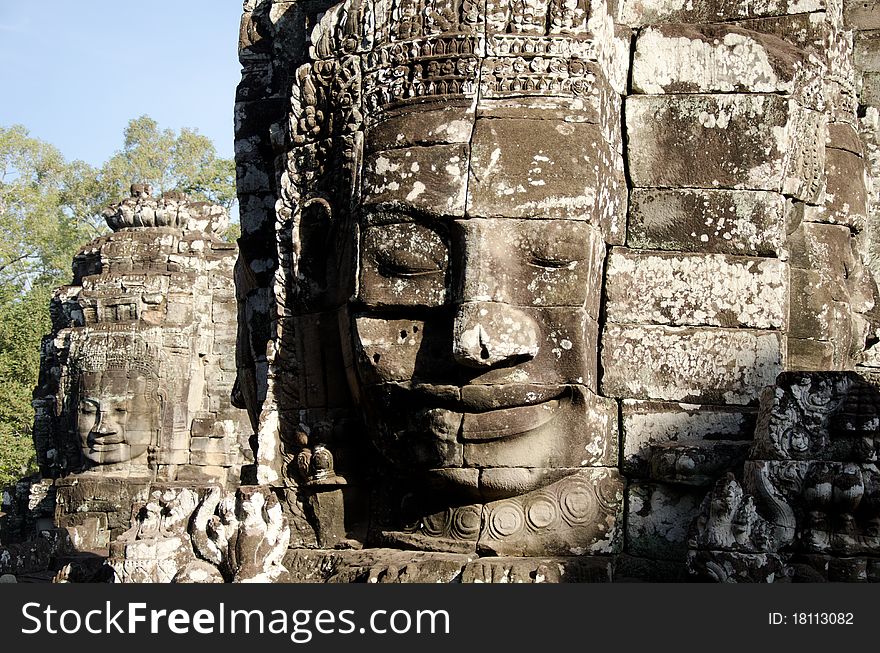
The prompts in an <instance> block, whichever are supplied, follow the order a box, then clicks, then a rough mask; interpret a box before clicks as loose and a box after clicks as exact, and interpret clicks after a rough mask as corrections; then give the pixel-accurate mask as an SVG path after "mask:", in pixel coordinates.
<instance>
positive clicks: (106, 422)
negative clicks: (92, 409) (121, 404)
mask: <svg viewBox="0 0 880 653" xmlns="http://www.w3.org/2000/svg"><path fill="white" fill-rule="evenodd" d="M93 430H94V431H95V433H98V434H100V435H112V434H114V433H116V431H118V430H119V429H118V426H117V424H116V420H115V419H113V418H112V417H111V416H110V415H109V414H108V413H107V412H106V411H99V412H98V423H97V424H95V428H94V429H93Z"/></svg>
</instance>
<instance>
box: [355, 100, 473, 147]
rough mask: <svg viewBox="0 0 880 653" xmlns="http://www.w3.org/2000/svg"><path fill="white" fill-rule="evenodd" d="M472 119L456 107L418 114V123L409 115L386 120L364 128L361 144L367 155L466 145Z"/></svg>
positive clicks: (470, 113) (466, 109) (468, 110)
mask: <svg viewBox="0 0 880 653" xmlns="http://www.w3.org/2000/svg"><path fill="white" fill-rule="evenodd" d="M474 119H475V118H474V112H473V110H472V109H471V108H470V107H458V106H449V107H444V108H442V109H437V110H431V111H420V112H419V116H418V120H414V119H413V118H412V116H411V115H404V116H397V117H389V118H386V119H384V120H382V121H381V122H377V123H375V124H370V125H368V127H367V133H366V137H365V141H366V145H367V147H368V148H369V150H370V151H376V150H390V149H393V148H399V147H414V146H425V145H451V144H454V143H470V140H471V134H472V133H473V129H474Z"/></svg>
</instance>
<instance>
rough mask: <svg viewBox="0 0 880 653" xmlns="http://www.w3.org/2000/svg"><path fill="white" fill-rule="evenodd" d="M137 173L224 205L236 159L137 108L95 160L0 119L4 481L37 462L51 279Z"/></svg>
mask: <svg viewBox="0 0 880 653" xmlns="http://www.w3.org/2000/svg"><path fill="white" fill-rule="evenodd" d="M141 182H143V183H149V184H151V185H152V186H153V191H154V194H159V193H162V192H167V191H182V192H185V193H187V194H188V195H189V196H190V197H192V198H193V199H197V200H206V201H211V202H216V203H218V204H222V205H224V206H225V207H226V208H227V209H229V208H231V207H232V205H233V204H234V202H235V165H234V162H233V161H232V160H230V159H223V158H220V157H218V156H217V152H216V149H215V148H214V145H213V143H212V142H211V141H210V139H208V138H207V137H205V136H202V135H201V134H199V133H198V132H197V131H195V130H191V129H181V130H180V131H179V132H178V131H174V130H171V129H160V127H159V125H158V124H157V123H156V121H155V120H153V119H152V118H150V117H148V116H141V117H140V118H136V119H134V120H131V121H130V122H129V124H128V127H127V128H126V130H125V134H124V141H123V146H122V148H121V150H119V151H118V152H117V153H116V154H114V155H113V156H112V157H111V158H110V159H109V160H108V161H107V162H106V163H104V165H102V166H101V167H100V168H94V167H92V166H90V165H88V164H87V163H84V162H82V161H67V160H65V158H64V156H63V155H62V154H61V152H60V151H59V150H58V149H57V148H55V147H54V146H52V145H50V144H48V143H45V142H43V141H40V140H38V139H36V138H33V137H31V136H30V135H29V134H28V132H27V130H26V129H25V128H24V127H21V126H19V125H15V126H12V127H2V126H0V488H2V487H3V486H4V485H7V484H8V483H10V482H12V481H13V480H15V479H17V478H20V477H21V476H22V475H24V474H26V473H29V472H31V471H33V463H34V450H33V446H32V443H31V437H30V436H31V428H32V424H33V419H34V413H33V409H32V407H31V403H30V402H31V393H32V390H33V388H34V387H35V386H36V384H37V377H38V374H39V363H40V341H41V338H42V336H43V335H44V334H47V333H48V332H49V330H50V325H51V322H50V319H49V299H50V298H51V294H52V289H53V288H54V287H56V286H59V285H61V284H64V283H68V282H69V281H70V276H71V271H70V266H71V261H72V260H73V256H74V254H75V253H76V252H77V250H78V249H79V248H81V247H82V246H83V245H85V244H86V243H88V242H89V241H90V240H92V239H93V238H95V237H96V236H98V235H101V234H102V233H106V231H107V226H106V225H105V223H104V220H103V218H102V217H101V212H102V210H103V209H104V208H105V207H106V206H107V205H108V204H110V203H112V202H116V201H119V200H121V199H124V198H125V197H128V195H129V187H130V186H131V184H133V183H141ZM235 227H237V225H233V229H231V232H232V233H231V234H230V235H231V236H233V237H234V234H235ZM227 237H229V236H227Z"/></svg>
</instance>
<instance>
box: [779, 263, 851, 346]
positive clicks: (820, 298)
mask: <svg viewBox="0 0 880 653" xmlns="http://www.w3.org/2000/svg"><path fill="white" fill-rule="evenodd" d="M850 321H851V320H850V310H849V306H848V305H847V304H846V303H844V302H839V301H837V300H835V299H834V295H833V294H832V288H831V287H830V286H829V284H828V283H827V281H825V280H823V278H822V275H821V274H820V273H818V272H813V271H809V270H798V269H792V270H791V324H790V327H789V335H790V336H791V337H793V338H805V339H806V338H809V339H813V340H826V341H832V340H835V339H836V338H838V337H841V336H843V335H844V332H846V331H849V330H850V327H849V324H850ZM850 337H851V336H847V338H850Z"/></svg>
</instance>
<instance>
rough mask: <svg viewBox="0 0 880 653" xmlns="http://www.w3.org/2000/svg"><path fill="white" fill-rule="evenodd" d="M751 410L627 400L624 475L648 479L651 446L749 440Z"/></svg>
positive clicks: (623, 426)
mask: <svg viewBox="0 0 880 653" xmlns="http://www.w3.org/2000/svg"><path fill="white" fill-rule="evenodd" d="M755 415H756V411H755V409H754V408H729V407H726V406H699V405H694V404H678V403H665V402H658V401H636V400H632V399H626V400H624V401H623V404H622V408H621V416H622V422H621V432H622V434H623V471H624V473H626V474H628V475H634V476H647V474H648V463H649V460H650V455H651V448H652V445H656V444H662V443H665V442H706V444H707V446H711V444H712V442H713V441H715V440H734V439H743V440H748V439H751V437H752V434H753V432H754V428H755Z"/></svg>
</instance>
